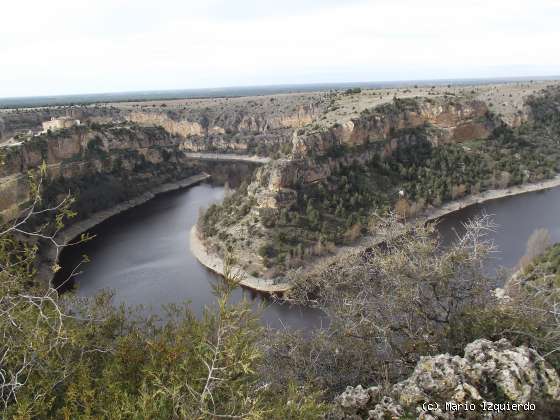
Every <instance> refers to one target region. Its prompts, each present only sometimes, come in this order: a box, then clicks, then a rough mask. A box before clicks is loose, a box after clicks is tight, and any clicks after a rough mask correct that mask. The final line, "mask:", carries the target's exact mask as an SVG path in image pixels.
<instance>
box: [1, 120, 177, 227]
mask: <svg viewBox="0 0 560 420" xmlns="http://www.w3.org/2000/svg"><path fill="white" fill-rule="evenodd" d="M177 144H178V141H176V140H175V139H173V138H172V137H171V136H170V135H169V134H168V133H166V132H165V131H163V130H161V129H157V128H131V127H125V126H112V127H106V128H103V129H90V128H87V127H75V128H72V129H68V130H63V131H61V132H59V133H56V134H43V135H41V136H37V137H33V138H31V139H30V140H28V141H25V142H22V143H21V144H20V145H17V146H12V147H7V148H5V149H4V152H5V156H4V159H3V163H2V164H1V165H0V218H1V219H2V220H3V221H8V220H11V219H12V218H13V217H15V216H16V215H17V214H18V211H19V208H20V206H21V205H23V204H24V203H25V202H26V201H27V200H28V199H29V183H28V182H27V174H28V172H29V171H33V170H35V169H37V168H38V167H39V166H40V165H42V163H43V162H44V163H45V164H46V167H47V175H48V177H49V178H50V179H55V178H59V177H62V178H67V179H69V178H80V177H86V176H87V175H88V174H93V173H112V172H115V171H121V173H122V174H125V175H126V176H128V177H135V176H138V177H145V178H146V177H147V176H148V174H143V173H142V172H143V171H142V170H140V169H139V168H142V167H143V166H145V165H146V164H152V165H155V166H157V165H160V164H161V163H162V162H164V161H166V160H169V159H170V158H173V159H177V158H180V157H181V154H177V153H178V151H177ZM185 159H186V157H185Z"/></svg>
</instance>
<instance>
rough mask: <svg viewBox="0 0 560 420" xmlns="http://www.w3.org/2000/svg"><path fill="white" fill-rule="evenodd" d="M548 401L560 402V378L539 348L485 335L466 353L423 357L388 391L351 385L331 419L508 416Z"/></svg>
mask: <svg viewBox="0 0 560 420" xmlns="http://www.w3.org/2000/svg"><path fill="white" fill-rule="evenodd" d="M543 401H545V402H546V401H550V402H558V401H560V378H559V376H558V373H557V372H556V371H555V370H554V369H553V368H552V367H551V366H549V365H548V364H547V362H546V361H545V360H544V359H543V358H542V357H541V356H540V355H539V354H538V353H537V352H536V351H534V350H533V349H530V348H527V347H524V346H521V347H514V346H512V345H511V344H510V343H509V342H508V341H507V340H505V339H502V340H500V341H496V342H492V341H488V340H484V339H480V340H476V341H474V342H473V343H470V344H468V345H467V346H466V348H465V355H464V357H460V356H451V355H449V354H441V355H437V356H427V357H422V358H421V359H420V361H419V362H418V364H417V365H416V368H415V369H414V372H413V373H412V374H411V375H410V377H408V378H407V379H406V380H404V381H402V382H399V383H397V384H396V385H394V386H393V387H392V388H391V389H390V390H389V394H388V395H385V393H384V392H382V389H381V388H380V387H370V388H367V389H364V388H362V387H361V386H357V387H348V388H347V389H346V391H345V392H344V393H342V394H341V395H340V396H339V397H337V398H336V400H335V402H336V404H337V407H338V408H337V409H336V412H335V413H333V414H332V416H331V418H332V419H335V418H336V419H360V418H364V419H385V418H401V417H405V416H408V417H406V418H410V416H418V418H424V419H436V418H438V419H455V418H481V417H488V418H493V417H498V418H507V417H508V415H511V416H512V417H513V415H516V414H523V413H525V414H527V415H530V414H531V410H534V404H536V403H538V402H543ZM427 404H431V405H430V406H428V405H427ZM494 404H500V405H497V406H496V405H494ZM508 404H509V405H508ZM514 404H518V405H521V407H518V406H516V405H514ZM531 404H532V406H531ZM508 410H509V411H508Z"/></svg>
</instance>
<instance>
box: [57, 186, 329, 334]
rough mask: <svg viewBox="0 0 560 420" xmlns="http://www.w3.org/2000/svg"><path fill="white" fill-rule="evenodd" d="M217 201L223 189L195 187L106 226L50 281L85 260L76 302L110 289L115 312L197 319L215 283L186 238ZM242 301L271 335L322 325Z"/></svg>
mask: <svg viewBox="0 0 560 420" xmlns="http://www.w3.org/2000/svg"><path fill="white" fill-rule="evenodd" d="M223 196H224V188H223V187H216V186H212V185H210V184H201V185H197V186H194V187H191V188H189V189H183V190H178V191H174V192H169V193H166V194H162V195H159V196H158V197H156V198H155V199H153V200H151V201H149V202H147V203H145V204H142V205H140V206H138V207H135V208H133V209H130V210H128V211H126V212H124V213H121V214H119V215H117V216H115V217H112V218H110V219H108V220H106V221H105V222H103V223H101V224H100V225H98V226H96V227H94V228H93V229H91V230H90V233H92V234H94V235H96V237H95V238H94V239H93V240H91V241H88V242H86V243H83V244H80V245H78V246H74V247H68V248H66V249H65V250H64V252H63V253H62V255H61V259H60V264H61V266H62V267H63V270H61V272H60V273H59V275H58V276H57V279H55V281H56V280H58V281H60V280H61V279H65V278H67V276H68V270H70V271H71V269H72V268H73V267H75V266H76V264H78V263H79V262H80V261H81V259H82V255H84V254H85V255H87V256H88V257H89V258H90V259H91V262H90V263H88V264H87V265H85V266H83V267H82V270H81V271H82V272H81V274H79V275H78V276H76V277H74V279H75V282H74V283H75V286H76V293H77V294H78V295H79V296H93V295H95V294H96V293H98V292H100V291H102V290H104V289H106V290H109V289H110V290H112V291H113V293H114V302H115V304H117V305H118V304H120V303H123V302H124V303H126V304H127V305H129V306H135V305H144V306H147V308H146V310H148V311H150V312H151V313H156V314H163V312H162V311H161V306H162V305H165V304H170V303H182V302H185V301H190V307H191V308H192V310H193V311H194V312H195V313H196V314H199V315H200V314H201V313H202V311H203V309H204V307H205V306H210V305H212V304H213V302H214V301H215V297H214V295H213V294H212V284H213V283H214V282H216V281H220V278H219V277H218V276H217V275H215V274H214V273H212V272H210V271H209V270H207V269H206V268H205V267H204V266H202V265H201V264H200V263H199V262H198V261H197V260H196V258H195V257H194V256H193V255H192V254H191V252H190V245H189V232H190V229H191V227H192V226H193V225H194V224H195V223H196V220H197V218H198V214H199V209H200V208H206V207H208V206H209V205H210V204H212V203H215V202H219V201H221V200H222V198H223ZM242 297H246V298H248V299H249V300H250V301H251V302H252V303H253V305H255V306H257V305H259V304H264V305H265V309H264V312H263V314H262V320H263V321H264V323H265V324H266V325H269V326H271V327H274V328H281V327H283V326H289V327H295V328H315V327H318V326H320V325H321V324H322V323H324V322H325V318H324V316H323V314H322V313H321V312H319V311H315V310H311V309H308V308H300V307H294V306H289V305H286V304H280V303H276V302H272V301H270V300H269V299H267V298H266V297H265V296H263V295H261V294H258V293H255V292H252V291H249V290H246V289H239V290H237V291H236V292H235V296H234V298H235V300H240V299H241V298H242Z"/></svg>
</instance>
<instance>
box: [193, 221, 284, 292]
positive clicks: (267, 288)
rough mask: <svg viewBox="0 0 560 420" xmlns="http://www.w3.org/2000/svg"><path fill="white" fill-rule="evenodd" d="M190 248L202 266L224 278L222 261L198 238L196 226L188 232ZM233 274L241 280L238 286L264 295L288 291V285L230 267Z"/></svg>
mask: <svg viewBox="0 0 560 420" xmlns="http://www.w3.org/2000/svg"><path fill="white" fill-rule="evenodd" d="M189 242H190V247H191V252H192V253H193V255H194V256H195V258H196V259H197V260H198V262H199V263H201V264H202V265H203V266H205V267H206V268H208V269H209V270H211V271H213V272H214V273H216V274H218V275H220V276H222V277H223V276H224V260H223V259H222V258H221V257H220V256H218V255H215V254H210V253H209V252H208V250H207V249H206V247H205V246H204V244H203V243H202V241H201V240H200V238H199V236H198V231H197V229H196V225H194V226H193V227H192V228H191V231H190V241H189ZM232 270H233V272H235V273H236V274H238V275H239V276H240V278H241V281H240V284H241V286H243V287H247V288H249V289H252V290H256V291H257V292H264V293H284V292H286V291H287V290H289V289H290V285H289V284H288V283H278V284H275V283H274V282H273V281H272V280H267V279H262V278H260V277H255V276H252V275H251V274H249V273H247V272H246V271H245V270H243V269H242V268H240V267H236V266H234V267H232Z"/></svg>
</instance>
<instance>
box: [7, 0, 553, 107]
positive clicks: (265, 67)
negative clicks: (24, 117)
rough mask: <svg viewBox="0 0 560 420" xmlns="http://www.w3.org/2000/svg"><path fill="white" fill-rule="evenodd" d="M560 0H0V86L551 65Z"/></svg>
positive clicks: (258, 80) (76, 86) (520, 72)
mask: <svg viewBox="0 0 560 420" xmlns="http://www.w3.org/2000/svg"><path fill="white" fill-rule="evenodd" d="M558 22H560V0H523V1H522V0H462V1H461V2H455V1H450V0H423V1H419V0H277V1H267V0H206V1H204V0H197V1H191V0H96V1H82V0H49V1H45V0H27V1H21V0H20V1H6V0H5V1H2V2H1V3H0V97H14V96H40V95H56V94H78V93H100V92H123V91H139V90H164V89H191V88H211V87H226V86H255V85H276V84H299V83H328V82H335V83H336V82H359V81H362V82H366V81H393V80H422V79H449V78H478V77H480V78H488V77H520V76H521V77H523V76H552V75H560V25H559V24H558Z"/></svg>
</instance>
